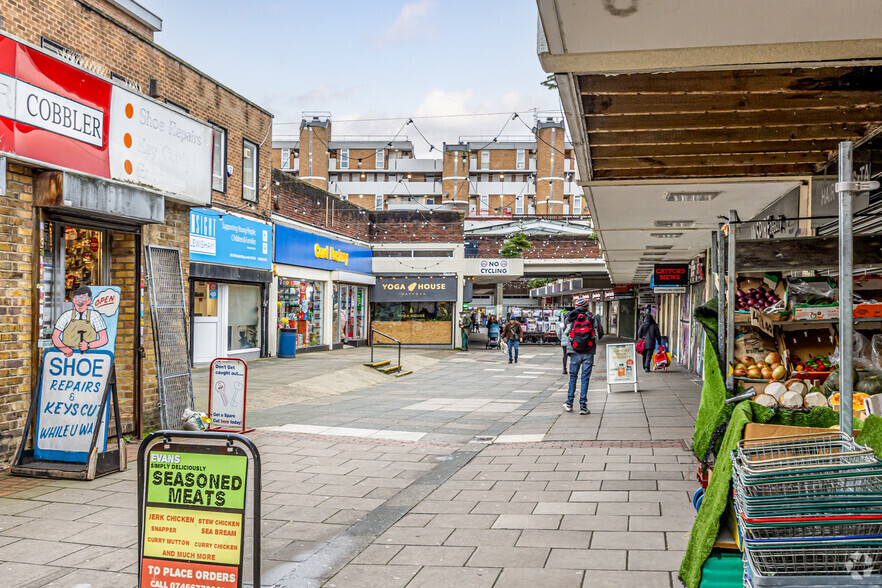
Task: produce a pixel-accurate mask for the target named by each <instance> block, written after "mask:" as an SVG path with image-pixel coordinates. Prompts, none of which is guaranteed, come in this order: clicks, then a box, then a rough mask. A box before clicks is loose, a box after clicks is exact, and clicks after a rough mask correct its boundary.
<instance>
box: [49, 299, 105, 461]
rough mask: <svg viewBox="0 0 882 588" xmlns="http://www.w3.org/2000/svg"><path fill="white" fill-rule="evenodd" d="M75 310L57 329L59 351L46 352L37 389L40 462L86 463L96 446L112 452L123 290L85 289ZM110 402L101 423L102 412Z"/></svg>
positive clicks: (62, 318) (54, 339)
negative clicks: (110, 425) (112, 390)
mask: <svg viewBox="0 0 882 588" xmlns="http://www.w3.org/2000/svg"><path fill="white" fill-rule="evenodd" d="M70 302H71V304H72V306H73V308H71V309H69V310H66V311H65V312H63V313H61V315H60V316H59V317H58V319H57V320H56V321H55V325H54V328H53V329H52V344H53V347H51V348H49V349H46V350H45V351H43V357H42V364H41V366H42V367H41V377H40V380H39V386H38V389H37V404H36V430H35V431H36V432H35V434H34V459H37V460H49V461H69V462H85V461H87V460H88V458H89V452H90V449H91V447H92V438H93V436H94V434H95V429H96V428H97V429H98V435H97V437H95V439H96V447H97V449H98V451H99V452H102V453H103V452H105V451H107V422H108V415H109V412H110V410H109V407H108V400H109V398H108V395H107V391H108V379H109V378H110V375H111V371H112V369H113V352H114V347H115V344H116V331H117V324H118V319H119V303H120V289H119V288H118V287H117V286H81V287H79V288H77V289H76V290H74V293H73V296H72V299H71V301H70ZM102 404H104V407H105V409H104V412H103V416H102V418H101V420H100V422H99V419H98V417H99V413H100V412H101V410H100V408H101V406H102Z"/></svg>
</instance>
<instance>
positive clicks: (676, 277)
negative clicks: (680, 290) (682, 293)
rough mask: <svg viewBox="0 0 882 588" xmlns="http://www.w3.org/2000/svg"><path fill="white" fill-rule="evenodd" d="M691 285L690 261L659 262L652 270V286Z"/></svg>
mask: <svg viewBox="0 0 882 588" xmlns="http://www.w3.org/2000/svg"><path fill="white" fill-rule="evenodd" d="M688 285H689V264H688V263H657V264H655V266H654V268H653V271H652V280H651V282H650V286H652V287H653V288H657V287H662V288H665V287H680V286H688Z"/></svg>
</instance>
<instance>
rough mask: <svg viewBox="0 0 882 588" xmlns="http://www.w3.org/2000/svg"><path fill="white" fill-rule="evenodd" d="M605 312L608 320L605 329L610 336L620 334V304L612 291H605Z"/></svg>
mask: <svg viewBox="0 0 882 588" xmlns="http://www.w3.org/2000/svg"><path fill="white" fill-rule="evenodd" d="M603 310H604V314H603V316H604V318H605V319H606V325H605V327H604V328H605V329H606V332H607V334H609V335H616V336H617V335H618V334H619V302H618V300H616V296H615V293H614V292H613V291H612V290H604V291H603Z"/></svg>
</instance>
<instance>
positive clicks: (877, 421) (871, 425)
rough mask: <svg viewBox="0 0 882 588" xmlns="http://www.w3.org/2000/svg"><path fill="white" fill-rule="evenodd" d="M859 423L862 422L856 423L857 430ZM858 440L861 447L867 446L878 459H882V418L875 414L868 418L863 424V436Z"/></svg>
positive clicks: (856, 421)
mask: <svg viewBox="0 0 882 588" xmlns="http://www.w3.org/2000/svg"><path fill="white" fill-rule="evenodd" d="M858 423H860V421H858V420H855V421H854V426H855V428H857V426H858ZM857 440H858V443H860V444H861V445H866V446H867V447H869V448H870V449H872V450H873V453H875V454H876V457H880V458H882V417H878V416H876V415H874V414H871V415H870V416H868V417H867V419H866V420H865V421H864V422H863V426H862V427H861V436H860V437H858V439H857Z"/></svg>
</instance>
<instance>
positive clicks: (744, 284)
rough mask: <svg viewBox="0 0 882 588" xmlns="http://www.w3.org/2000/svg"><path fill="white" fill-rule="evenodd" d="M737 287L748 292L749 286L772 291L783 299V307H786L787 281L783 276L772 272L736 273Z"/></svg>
mask: <svg viewBox="0 0 882 588" xmlns="http://www.w3.org/2000/svg"><path fill="white" fill-rule="evenodd" d="M735 283H736V285H737V288H738V289H739V290H741V291H742V292H748V291H749V290H750V289H751V288H763V289H765V290H769V291H771V292H774V293H775V295H776V296H777V297H778V298H779V299H781V300H783V301H784V309H787V307H788V302H787V283H786V282H785V280H784V278H780V277H778V276H776V275H772V274H750V273H748V274H744V273H742V274H738V277H737V278H736V279H735Z"/></svg>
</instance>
